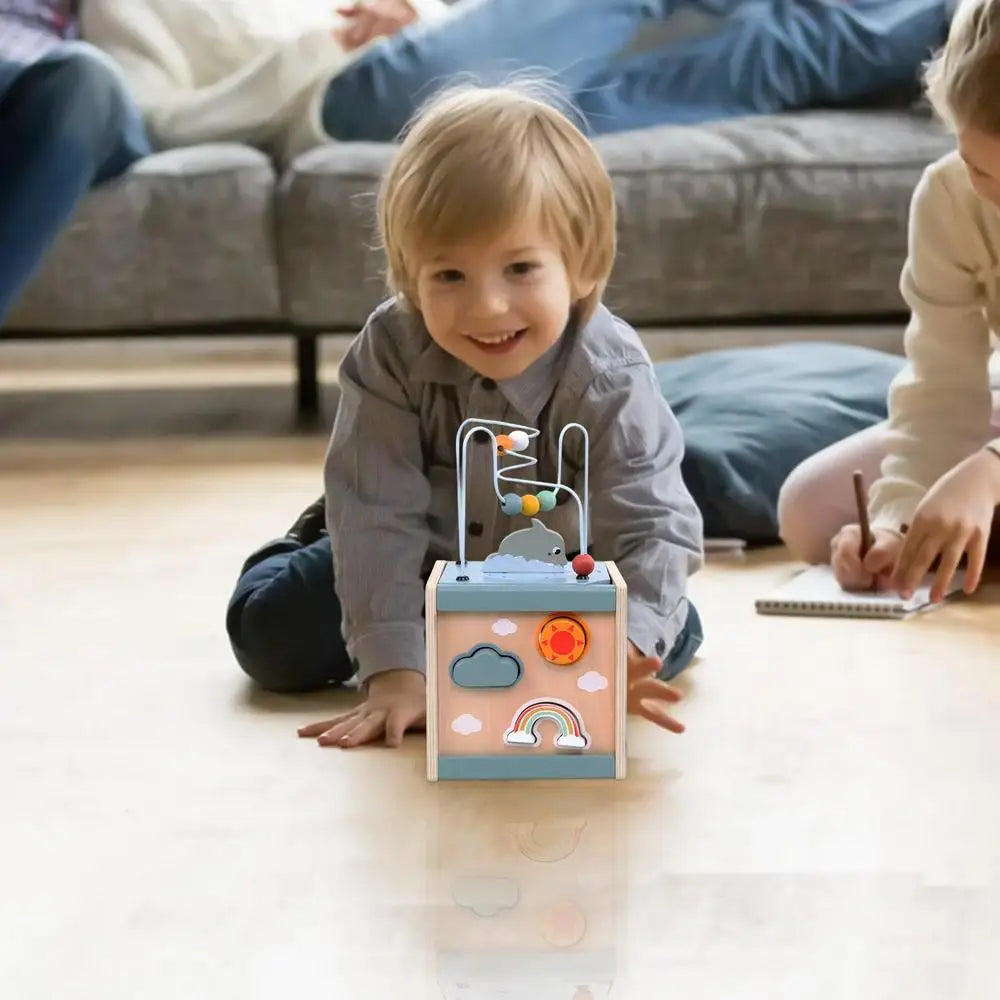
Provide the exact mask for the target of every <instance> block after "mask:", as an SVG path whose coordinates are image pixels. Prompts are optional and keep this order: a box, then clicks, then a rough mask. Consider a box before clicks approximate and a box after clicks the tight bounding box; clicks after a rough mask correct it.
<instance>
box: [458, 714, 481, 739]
mask: <svg viewBox="0 0 1000 1000" xmlns="http://www.w3.org/2000/svg"><path fill="white" fill-rule="evenodd" d="M451 728H452V730H453V731H454V732H456V733H458V734H459V736H471V735H472V734H473V733H478V732H479V731H480V730H481V729H482V728H483V723H482V720H481V719H477V718H476V717H475V716H474V715H469V713H468V712H466V713H465V715H460V716H459V717H458V718H457V719H456V720H455V721H454V722H453V723H452V724H451Z"/></svg>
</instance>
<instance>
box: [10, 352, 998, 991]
mask: <svg viewBox="0 0 1000 1000" xmlns="http://www.w3.org/2000/svg"><path fill="white" fill-rule="evenodd" d="M0 363H2V362H0ZM151 381H154V382H155V381H156V379H151ZM288 405H289V395H288V391H287V388H286V387H283V386H280V385H278V386H275V385H261V386H257V387H253V388H250V389H240V388H239V387H237V386H232V385H231V386H229V387H227V388H224V389H223V390H220V391H213V390H210V389H209V388H206V387H203V388H197V387H195V388H191V387H188V388H186V389H181V390H177V389H173V390H171V389H159V390H157V389H149V388H146V389H141V388H137V387H133V388H130V389H117V390H108V389H100V388H95V387H94V386H91V387H90V388H89V389H88V390H84V389H77V390H70V389H66V388H65V387H64V388H63V389H61V390H60V391H53V390H49V391H46V390H44V389H41V388H39V389H37V390H36V391H33V392H31V393H28V392H18V391H15V390H14V389H10V390H9V391H8V392H6V393H0V681H2V686H3V690H2V695H0V791H2V799H0V801H2V803H3V805H2V821H0V927H2V928H3V933H2V934H0V982H2V983H3V987H2V991H0V992H2V995H3V996H4V997H10V998H12V1000H13V998H16V1000H49V998H54V997H60V998H73V1000H76V998H84V997H86V998H88V1000H89V998H95V1000H119V998H122V1000H124V998H129V1000H133V998H135V997H141V998H143V1000H161V998H162V1000H177V998H187V1000H201V998H226V1000H228V998H233V1000H275V998H282V1000H284V998H290V997H314V996H317V997H318V996H323V997H335V998H338V1000H340V998H344V1000H348V998H350V1000H353V998H359V1000H368V998H372V1000H380V998H383V997H418V998H432V997H433V998H442V997H443V998H446V1000H501V998H503V1000H529V998H530V1000H594V998H602V1000H603V998H612V1000H619V998H635V1000H654V998H656V1000H658V998H660V997H667V996H671V997H684V998H685V1000H744V998H747V1000H751V998H752V1000H757V998H761V1000H803V998H807V1000H845V998H862V1000H992V998H995V997H997V996H998V995H1000V986H998V984H1000V954H998V949H997V944H996V942H997V940H998V935H1000V894H998V888H997V887H998V879H1000V795H998V787H1000V778H998V775H1000V725H998V721H997V720H998V717H1000V642H998V637H1000V587H998V586H996V585H994V586H991V587H988V588H987V589H986V590H984V592H983V593H982V594H981V595H980V596H979V597H978V598H977V599H976V600H974V601H967V602H958V603H955V604H953V605H951V606H949V607H946V608H945V609H943V610H941V611H939V612H936V613H935V614H933V615H929V616H927V617H924V618H922V619H919V620H916V621H911V622H905V623H889V622H887V623H881V622H843V621H818V620H817V621H805V620H795V619H775V618H762V617H758V616H756V615H755V614H754V611H753V599H754V597H755V596H756V595H757V594H758V593H759V592H760V591H762V590H763V589H765V588H768V587H770V586H771V585H773V584H774V583H776V582H777V581H779V580H781V579H784V578H786V577H787V576H788V575H789V574H790V573H791V572H793V571H794V567H793V566H792V565H790V564H788V563H786V562H785V561H784V560H783V559H782V557H781V554H780V553H779V552H768V553H762V554H759V555H755V556H753V557H752V558H750V559H749V560H747V561H745V562H738V561H719V562H716V563H712V564H710V565H709V567H708V568H707V569H706V570H705V571H704V572H703V573H700V574H699V575H697V576H696V577H695V579H694V581H693V586H692V593H693V597H694V598H695V600H696V601H697V603H698V604H699V606H700V608H701V610H702V613H703V616H704V618H705V622H706V627H707V634H708V637H707V641H706V643H705V646H704V650H703V655H702V656H701V658H700V659H699V661H698V663H697V665H696V666H695V667H694V668H693V669H691V670H690V671H689V672H688V673H687V675H686V676H685V678H684V680H683V686H684V688H685V690H686V692H687V698H686V701H685V703H684V704H683V706H682V707H681V708H680V714H681V715H682V718H683V721H684V722H685V723H686V724H687V726H688V732H687V733H686V734H684V735H683V736H679V737H675V736H669V735H666V734H662V733H660V732H659V731H654V730H653V729H652V728H651V727H650V726H648V725H646V724H642V723H640V724H635V725H633V726H632V727H631V728H630V731H629V754H630V759H629V769H630V773H629V777H628V779H627V780H626V781H624V782H621V783H613V782H610V783H609V782H595V783H589V782H588V783H580V784H576V783H565V784H552V783H543V784H530V783H528V784H525V783H518V784H509V785H508V784H489V785H477V784H441V785H430V784H428V783H427V782H426V781H425V779H424V771H423V766H424V760H423V739H422V737H419V736H416V737H413V738H411V739H410V740H409V741H408V742H407V743H406V745H405V746H404V748H403V749H402V750H397V751H389V750H386V749H384V748H372V749H364V750H359V751H354V752H343V751H339V750H320V749H318V748H317V747H316V746H315V745H313V744H311V743H308V742H304V741H300V740H298V739H297V738H296V736H295V730H296V727H297V726H299V725H300V724H302V723H304V722H307V721H310V720H314V719H317V718H323V717H325V716H326V715H327V714H328V713H330V711H331V710H332V709H335V708H336V707H337V706H339V705H340V704H342V703H343V702H344V701H345V699H349V698H350V697H351V696H350V695H349V694H346V695H345V694H341V695H330V696H320V697H313V698H290V697H277V696H262V695H260V694H258V693H255V692H254V691H253V690H252V689H251V687H250V686H249V685H248V684H247V683H246V682H245V681H244V679H243V677H242V676H241V674H240V672H239V671H238V669H237V668H236V666H235V665H234V663H233V661H232V657H231V654H230V651H229V649H228V646H227V642H226V639H225V635H224V631H223V627H222V616H223V609H224V607H225V603H226V599H227V596H228V592H229V589H230V588H231V586H232V584H233V582H234V580H235V575H236V572H237V568H238V566H239V563H240V561H241V559H242V558H243V556H244V555H245V554H246V552H247V551H248V550H249V549H250V548H251V547H253V546H254V545H255V544H257V543H258V542H261V541H264V540H266V539H267V538H269V537H270V536H272V535H274V534H275V533H277V532H279V531H280V530H282V529H283V528H284V527H286V526H287V524H288V523H289V522H290V520H291V519H292V518H293V517H294V516H295V514H296V513H297V512H298V510H299V509H300V508H301V507H302V506H304V505H305V504H306V503H308V502H309V501H310V500H312V499H313V498H314V497H315V496H316V495H318V492H319V485H320V477H319V465H320V462H321V458H322V453H323V447H324V444H325V439H324V434H323V433H322V432H320V433H317V434H314V435H310V436H304V437H303V436H297V435H293V434H291V433H289V432H288V425H289V424H290V414H289V410H288Z"/></svg>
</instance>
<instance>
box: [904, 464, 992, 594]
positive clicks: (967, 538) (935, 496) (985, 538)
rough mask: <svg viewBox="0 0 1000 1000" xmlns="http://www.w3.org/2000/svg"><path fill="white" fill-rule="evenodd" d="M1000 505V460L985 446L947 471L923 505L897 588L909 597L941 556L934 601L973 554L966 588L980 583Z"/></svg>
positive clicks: (908, 539) (909, 535) (909, 538)
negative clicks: (994, 517) (961, 563)
mask: <svg viewBox="0 0 1000 1000" xmlns="http://www.w3.org/2000/svg"><path fill="white" fill-rule="evenodd" d="M998 503H1000V458H998V457H997V455H996V454H994V453H993V452H992V451H988V450H986V449H983V450H982V451H978V452H976V454H975V455H972V456H970V457H969V458H967V459H965V461H963V462H960V463H959V464H958V465H956V466H955V468H954V469H952V470H951V471H950V472H947V473H945V475H943V476H942V477H941V478H940V479H939V480H938V481H937V482H936V483H935V484H934V486H933V487H931V489H930V491H929V492H928V493H927V496H925V497H924V499H923V501H922V502H921V504H920V506H919V507H918V508H917V512H916V515H915V516H914V518H913V524H911V525H910V530H909V531H908V533H907V535H906V541H905V543H904V545H903V547H902V549H901V551H900V553H899V559H898V560H897V562H896V568H895V572H894V573H893V577H892V584H893V586H894V587H895V588H896V589H897V590H899V593H900V595H901V596H902V597H903V598H904V599H907V598H909V597H911V596H912V595H913V591H914V590H916V588H917V587H918V586H919V585H920V583H921V582H922V581H923V579H924V576H925V575H926V574H927V572H928V571H929V570H930V568H931V566H932V565H933V563H934V561H935V560H936V559H937V558H938V557H940V560H941V561H940V564H939V566H938V571H937V576H936V577H935V579H934V584H933V586H932V587H931V600H932V601H940V600H942V599H943V598H944V595H945V592H946V591H947V588H948V584H949V583H950V582H951V580H952V577H954V575H955V570H956V569H958V564H959V562H961V559H962V556H967V557H968V561H967V567H966V574H965V592H966V593H967V594H971V593H972V592H973V591H974V590H975V589H976V588H977V587H978V586H979V581H980V579H981V578H982V575H983V566H984V564H985V563H986V546H987V543H988V542H989V540H990V529H991V528H992V526H993V514H994V511H995V510H996V507H997V504H998Z"/></svg>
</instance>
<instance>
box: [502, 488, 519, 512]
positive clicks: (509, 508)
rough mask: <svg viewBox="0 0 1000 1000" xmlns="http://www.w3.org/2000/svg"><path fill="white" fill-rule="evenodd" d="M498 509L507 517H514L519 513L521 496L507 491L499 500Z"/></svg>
mask: <svg viewBox="0 0 1000 1000" xmlns="http://www.w3.org/2000/svg"><path fill="white" fill-rule="evenodd" d="M500 509H501V510H502V511H503V512H504V513H505V514H506V515H507V516H508V517H516V516H517V515H518V514H520V513H521V498H520V497H519V496H518V495H517V494H516V493H508V494H507V495H506V496H505V497H504V498H503V500H501V501H500Z"/></svg>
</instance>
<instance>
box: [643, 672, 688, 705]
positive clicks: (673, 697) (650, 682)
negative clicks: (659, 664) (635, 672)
mask: <svg viewBox="0 0 1000 1000" xmlns="http://www.w3.org/2000/svg"><path fill="white" fill-rule="evenodd" d="M632 693H633V695H634V696H635V697H637V698H640V699H641V698H658V699H659V700H660V701H670V702H673V703H675V704H676V703H677V702H679V701H683V700H684V695H683V693H682V692H681V691H679V690H678V689H677V688H675V687H673V686H672V685H671V684H668V683H667V682H666V681H661V680H660V679H659V678H658V677H645V678H643V679H642V680H640V681H636V682H635V683H634V684H633V685H632Z"/></svg>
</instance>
